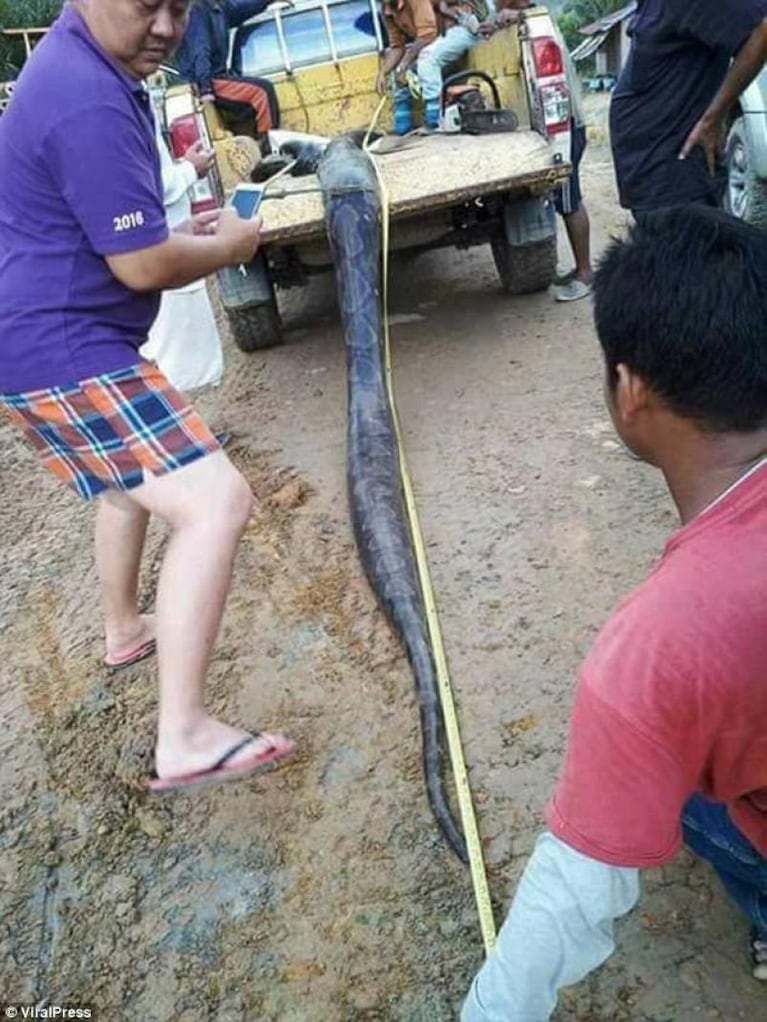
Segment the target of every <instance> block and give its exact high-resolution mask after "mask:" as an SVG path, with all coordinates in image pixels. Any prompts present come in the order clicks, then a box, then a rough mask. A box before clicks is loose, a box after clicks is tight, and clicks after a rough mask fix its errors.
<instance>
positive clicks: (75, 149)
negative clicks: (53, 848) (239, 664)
mask: <svg viewBox="0 0 767 1022" xmlns="http://www.w3.org/2000/svg"><path fill="white" fill-rule="evenodd" d="M188 7H189V2H188V0H141V2H137V0H74V2H72V3H70V4H68V5H67V6H66V7H65V8H64V11H63V13H62V15H61V17H60V18H59V20H58V21H57V22H56V23H55V25H54V26H53V28H52V29H51V31H50V32H49V34H48V35H47V36H46V38H45V39H44V40H43V41H42V42H41V43H40V44H39V46H38V47H37V48H36V50H35V52H34V53H33V55H32V57H31V58H30V60H29V62H28V63H27V65H26V67H25V69H24V71H23V72H22V74H21V76H20V78H19V81H18V84H17V87H16V89H15V92H14V96H13V99H12V101H11V103H10V105H9V107H8V110H7V112H6V113H5V114H4V115H3V117H2V119H0V180H1V181H2V182H3V187H2V189H0V307H2V310H3V332H2V335H1V336H0V407H2V408H4V409H5V411H6V412H7V413H8V415H9V416H10V418H11V419H12V421H14V422H15V423H16V424H17V425H19V426H20V427H21V428H22V429H23V430H24V432H25V434H26V436H27V438H28V439H29V440H30V441H31V442H32V444H33V445H34V447H35V448H36V450H37V451H38V454H39V455H40V457H41V460H42V461H43V463H44V464H45V465H46V466H47V467H48V468H49V469H50V470H51V471H53V472H54V474H55V475H56V476H57V477H58V478H60V479H61V480H63V481H64V482H66V483H68V484H69V485H71V486H72V487H73V488H74V489H75V490H76V491H77V492H78V493H79V494H80V495H81V496H82V497H84V498H85V499H92V498H96V497H98V498H99V507H98V513H97V520H96V565H97V568H98V573H99V578H100V581H101V587H102V592H103V607H104V614H105V621H106V658H105V662H106V664H107V665H108V666H109V667H121V666H125V665H127V664H130V663H135V662H136V661H137V660H140V659H142V658H143V657H144V656H148V655H149V654H150V653H152V652H153V651H154V649H155V641H156V645H157V653H158V659H159V673H160V707H159V728H158V737H157V744H156V749H155V760H156V777H155V778H154V779H153V780H151V781H150V782H149V783H150V787H152V788H153V789H155V790H176V789H180V788H188V787H193V786H198V785H200V784H203V783H210V782H212V781H218V780H224V779H231V778H234V777H241V776H244V775H246V774H251V773H254V772H255V771H257V770H259V769H262V768H263V767H265V766H267V765H270V764H272V763H273V762H275V761H276V760H279V759H281V758H282V757H283V756H285V755H286V754H287V753H289V752H290V751H291V749H292V747H293V746H292V742H290V740H289V739H287V738H285V737H284V736H282V735H258V734H256V735H253V734H249V733H247V732H245V731H241V730H240V729H238V728H234V727H230V726H228V725H226V724H224V723H222V722H220V721H218V720H216V719H215V718H213V717H211V716H210V715H209V714H208V713H207V712H206V710H205V704H204V692H203V690H204V681H205V675H206V673H207V669H208V665H209V660H210V654H211V650H212V647H213V643H214V641H215V639H216V635H217V633H218V629H219V624H220V620H221V615H222V613H223V608H224V603H225V599H226V596H227V592H228V589H229V585H230V581H231V572H232V565H233V560H234V555H235V552H236V549H237V546H238V544H239V541H240V538H241V536H242V534H243V531H244V529H245V525H246V523H247V521H248V518H249V516H250V513H251V508H252V502H253V498H252V495H251V492H250V489H249V487H248V485H247V483H246V481H245V480H244V479H243V477H242V476H241V475H240V474H239V473H238V472H237V470H236V469H235V468H234V466H233V465H232V464H231V462H230V461H229V460H228V458H227V457H226V455H225V454H224V452H223V451H221V450H220V449H219V445H218V444H217V442H216V440H215V438H214V437H213V435H212V434H211V432H210V430H209V429H208V427H207V426H206V425H205V423H204V422H203V421H202V419H201V418H200V417H199V416H198V415H197V414H196V412H195V411H194V409H193V408H192V407H191V406H190V405H189V402H188V401H187V400H186V399H185V398H184V397H183V396H182V395H180V394H179V393H177V392H176V391H175V390H174V389H173V388H172V387H171V386H170V384H169V383H168V381H167V380H166V379H165V378H164V377H163V375H162V374H161V373H160V371H159V370H158V369H157V367H156V366H154V365H152V364H150V363H146V362H143V361H142V360H141V358H140V356H139V354H138V349H139V346H140V345H141V344H143V343H144V342H145V340H146V337H147V333H148V330H149V327H150V326H151V323H152V321H153V319H154V317H155V315H156V313H157V309H158V305H159V301H160V292H161V291H162V290H164V289H166V288H176V287H181V286H183V285H185V284H188V283H189V282H191V281H193V280H197V279H199V278H200V277H204V276H207V275H208V274H210V273H213V272H214V271H216V270H218V269H220V268H221V267H223V266H227V265H236V264H238V263H244V262H248V261H249V260H250V259H252V258H253V255H254V253H255V251H256V249H257V246H258V236H259V224H258V222H253V221H242V220H240V219H239V218H238V217H237V215H236V214H235V213H234V211H233V210H228V209H227V210H223V211H220V212H217V213H214V214H208V215H204V216H202V217H198V218H195V219H194V220H193V221H192V222H190V223H189V224H187V225H185V229H184V230H180V231H176V232H173V233H169V231H168V227H167V224H166V221H165V212H164V209H163V203H162V184H161V177H160V160H159V154H158V152H157V148H156V144H155V134H154V122H153V115H152V112H151V108H150V103H149V99H148V95H147V92H146V89H145V87H144V84H143V79H144V78H145V77H146V76H147V75H149V74H151V73H152V72H154V71H156V70H157V68H158V66H159V65H160V63H161V62H162V61H164V60H165V59H167V58H168V57H169V56H170V54H171V52H172V50H173V48H174V47H175V46H176V45H177V44H178V42H179V40H180V39H181V37H182V36H183V33H184V30H185V27H186V19H187V13H188ZM150 514H156V515H158V516H159V517H161V518H163V519H164V520H165V521H166V522H168V524H169V525H170V527H171V536H170V542H169V544H168V548H167V553H166V556H165V561H164V563H163V567H162V571H161V574H160V581H159V585H158V590H157V608H156V618H155V616H152V615H144V616H142V615H140V614H139V612H138V604H137V590H138V576H139V566H140V561H141V554H142V551H143V547H144V538H145V535H146V529H147V524H148V521H149V515H150Z"/></svg>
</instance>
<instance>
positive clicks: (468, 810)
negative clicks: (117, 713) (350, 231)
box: [363, 96, 496, 954]
mask: <svg viewBox="0 0 767 1022" xmlns="http://www.w3.org/2000/svg"><path fill="white" fill-rule="evenodd" d="M387 101H388V97H387V96H384V97H383V99H382V100H381V102H380V103H379V104H378V109H377V110H376V112H375V115H374V117H373V120H372V122H371V124H370V128H369V129H368V132H367V135H366V136H365V141H364V143H363V148H364V149H365V151H366V152H368V155H369V156H370V157H371V162H372V164H373V166H374V167H375V172H376V177H377V178H378V185H379V188H380V191H381V208H382V212H383V222H382V243H383V244H382V247H383V296H382V298H383V324H384V367H385V370H386V387H387V390H388V393H389V404H390V406H391V412H392V420H393V422H394V432H395V434H396V437H397V446H398V448H399V463H400V473H401V476H402V490H403V493H404V495H405V507H406V509H407V515H408V519H409V521H410V531H411V534H412V536H413V548H414V550H415V558H416V565H417V568H418V576H419V579H420V583H421V591H422V593H423V599H424V605H425V609H426V622H427V625H428V629H429V638H430V639H431V647H432V651H433V653H434V665H435V668H436V671H437V683H438V685H439V694H440V701H441V703H442V716H443V718H444V721H445V733H446V736H447V746H448V752H449V755H450V763H451V766H452V769H453V777H454V779H455V787H456V793H457V796H458V807H459V810H460V815H461V824H462V825H463V833H464V836H465V838H466V849H467V851H468V853H469V869H470V871H471V882H472V886H473V888H474V900H475V902H476V905H477V913H478V915H479V926H480V930H481V932H482V940H483V942H484V945H485V953H486V954H489V953H490V952H491V951H492V949H493V946H494V945H495V938H496V930H495V920H494V918H493V906H492V902H491V901H490V889H489V888H488V885H487V874H486V872H485V860H484V856H483V855H482V842H481V841H480V837H479V829H478V827H477V816H476V813H475V812H474V803H473V801H472V797H471V787H470V785H469V776H468V773H467V771H466V760H465V758H464V755H463V745H462V743H461V731H460V727H459V724H458V712H457V710H456V705H455V698H454V696H453V686H452V683H451V681H450V671H449V668H448V665H447V656H446V655H445V644H444V642H443V640H442V628H441V626H440V623H439V613H438V611H437V601H436V599H435V597H434V586H433V585H432V581H431V574H430V572H429V561H428V558H427V556H426V545H425V543H424V540H423V532H422V531H421V523H420V520H419V517H418V508H417V506H416V501H415V493H414V490H413V483H412V479H411V477H410V472H409V470H408V464H407V458H406V456H405V445H404V442H403V439H402V430H401V428H400V423H399V416H398V414H397V405H396V402H395V400H394V374H393V371H392V360H391V337H390V331H389V236H390V235H389V226H390V207H389V193H388V190H387V188H386V183H385V181H384V180H383V175H382V174H381V171H380V170H379V168H378V165H377V164H376V161H375V158H374V157H373V155H372V154H371V153H370V152H369V148H370V136H371V135H372V133H373V131H374V130H375V126H376V124H377V123H378V119H379V117H380V116H381V112H382V110H383V108H384V105H385V104H386V102H387Z"/></svg>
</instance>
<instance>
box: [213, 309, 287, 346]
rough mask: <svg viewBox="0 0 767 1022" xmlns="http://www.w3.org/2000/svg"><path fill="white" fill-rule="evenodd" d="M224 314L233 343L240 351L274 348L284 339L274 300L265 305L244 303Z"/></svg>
mask: <svg viewBox="0 0 767 1022" xmlns="http://www.w3.org/2000/svg"><path fill="white" fill-rule="evenodd" d="M226 315H227V319H228V320H229V327H230V329H231V331H232V337H234V343H235V344H236V345H237V347H238V348H239V349H240V351H245V352H251V351H262V350H263V349H264V348H276V347H278V345H280V344H282V343H283V342H284V340H285V338H284V337H283V335H282V323H281V322H280V313H279V311H278V309H277V302H276V301H275V300H272V301H271V302H267V303H266V304H265V305H244V306H243V307H242V308H239V309H227V310H226Z"/></svg>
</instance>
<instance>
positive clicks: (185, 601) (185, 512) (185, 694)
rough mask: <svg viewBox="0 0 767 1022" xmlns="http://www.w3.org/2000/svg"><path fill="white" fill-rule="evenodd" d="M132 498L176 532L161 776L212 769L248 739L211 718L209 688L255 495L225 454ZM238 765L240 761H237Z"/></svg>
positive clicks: (165, 602) (169, 562)
mask: <svg viewBox="0 0 767 1022" xmlns="http://www.w3.org/2000/svg"><path fill="white" fill-rule="evenodd" d="M132 496H133V497H134V499H135V500H136V501H137V502H139V503H140V504H141V505H142V506H143V507H144V508H145V509H146V510H148V511H151V512H153V513H155V514H157V515H159V516H160V517H162V518H164V519H165V520H166V521H167V522H168V523H169V524H170V526H171V529H172V533H171V538H170V542H169V544H168V550H167V553H166V555H165V560H164V562H163V566H162V570H161V572H160V583H159V586H158V590H157V605H156V614H157V642H158V658H159V666H160V713H159V729H158V740H157V750H156V763H157V773H158V774H159V775H160V776H161V777H167V776H177V775H180V774H185V773H192V772H195V771H197V770H203V769H206V768H208V767H210V766H211V764H212V763H213V762H214V761H215V760H216V759H217V758H218V756H219V755H221V754H222V753H224V752H225V751H226V750H227V749H228V748H229V747H230V746H231V745H232V744H233V743H234V742H236V741H237V740H238V739H240V738H242V737H244V736H245V734H246V732H244V731H240V730H238V729H236V728H232V727H229V726H228V725H226V724H223V723H221V722H220V721H217V720H215V719H214V718H212V717H210V716H209V715H208V714H207V712H206V710H205V701H204V684H205V676H206V674H207V670H208V666H209V663H210V656H211V651H212V649H213V645H214V643H215V641H216V637H217V635H218V630H219V625H220V623H221V617H222V614H223V611H224V604H225V602H226V597H227V594H228V592H229V586H230V583H231V578H232V567H233V563H234V556H235V553H236V551H237V547H238V545H239V542H240V539H241V537H242V534H243V532H244V530H245V526H246V524H247V522H248V519H249V517H250V513H251V509H252V505H253V497H252V494H251V492H250V489H249V487H248V484H247V483H246V482H245V480H244V479H243V477H242V476H241V475H240V474H239V472H237V470H236V469H235V468H234V466H233V465H232V464H231V462H230V461H229V459H228V458H227V457H226V455H225V454H224V453H223V451H217V452H216V453H215V454H211V455H208V456H207V457H205V458H202V459H200V460H199V461H196V462H194V463H193V464H191V465H188V466H186V467H185V468H183V469H179V470H177V471H175V472H171V473H169V474H168V475H164V476H159V477H149V478H148V479H147V481H146V482H145V483H144V485H143V486H140V487H138V488H137V489H136V490H133V491H132ZM265 738H266V742H265V743H264V744H265V746H266V744H268V742H269V741H270V740H274V741H280V739H279V737H278V736H265ZM254 748H257V746H251V747H249V748H248V749H247V751H246V752H244V753H243V756H244V757H246V756H249V755H252V754H253V751H254ZM236 764H237V758H235V759H233V760H232V761H231V765H233V766H234V765H236Z"/></svg>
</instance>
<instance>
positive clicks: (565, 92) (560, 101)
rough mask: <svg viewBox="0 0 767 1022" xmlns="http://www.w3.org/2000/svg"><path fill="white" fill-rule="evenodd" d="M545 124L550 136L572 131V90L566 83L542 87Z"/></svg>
mask: <svg viewBox="0 0 767 1022" xmlns="http://www.w3.org/2000/svg"><path fill="white" fill-rule="evenodd" d="M539 93H540V97H541V107H542V109H543V124H544V127H545V129H546V133H547V134H548V135H556V134H558V133H559V132H561V131H569V130H570V90H569V89H568V88H567V84H566V83H565V82H558V83H556V84H554V85H542V86H541V87H540V89H539Z"/></svg>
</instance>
